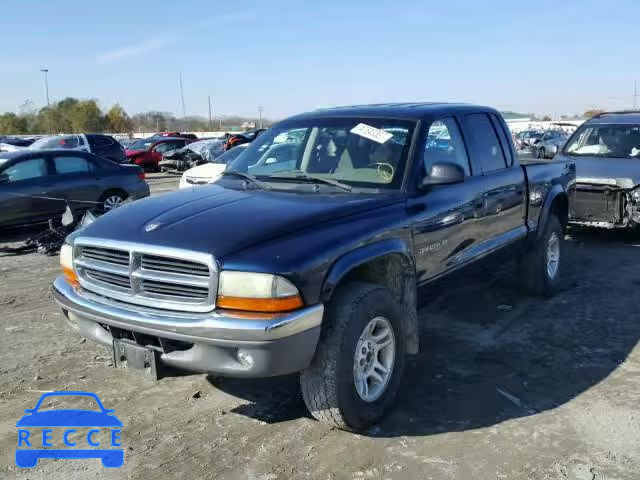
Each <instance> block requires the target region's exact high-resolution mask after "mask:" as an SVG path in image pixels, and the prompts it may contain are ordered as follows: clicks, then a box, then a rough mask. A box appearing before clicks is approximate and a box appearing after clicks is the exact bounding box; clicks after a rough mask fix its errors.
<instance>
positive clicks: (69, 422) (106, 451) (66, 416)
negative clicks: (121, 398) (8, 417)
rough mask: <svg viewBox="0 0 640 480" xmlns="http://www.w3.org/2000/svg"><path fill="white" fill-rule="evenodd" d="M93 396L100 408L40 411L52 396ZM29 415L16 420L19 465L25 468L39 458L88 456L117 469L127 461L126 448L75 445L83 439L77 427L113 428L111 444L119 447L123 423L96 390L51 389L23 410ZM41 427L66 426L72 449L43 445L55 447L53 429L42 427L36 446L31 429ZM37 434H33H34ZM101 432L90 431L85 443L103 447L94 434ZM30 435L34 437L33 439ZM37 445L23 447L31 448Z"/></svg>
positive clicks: (30, 466) (65, 438) (68, 442)
mask: <svg viewBox="0 0 640 480" xmlns="http://www.w3.org/2000/svg"><path fill="white" fill-rule="evenodd" d="M59 396H67V397H90V398H93V399H94V400H95V401H96V403H97V405H98V407H99V408H100V410H99V411H97V410H84V409H59V410H45V411H38V409H39V408H40V406H41V405H42V402H43V401H44V400H45V399H47V398H50V397H59ZM24 413H26V415H25V416H24V417H22V418H21V419H20V420H18V422H17V423H16V427H18V448H16V465H17V466H18V467H22V468H33V467H35V466H36V464H37V463H38V459H40V458H55V459H87V458H99V459H100V460H101V461H102V465H104V466H105V467H111V468H117V467H121V466H122V464H123V463H124V449H122V448H84V449H83V448H73V447H75V446H76V445H77V444H78V443H80V442H81V439H82V438H83V437H82V436H79V435H77V431H76V430H75V428H73V427H76V428H82V427H103V428H105V429H110V430H111V447H120V446H121V445H120V443H118V440H119V439H120V428H122V422H121V421H120V420H119V419H118V417H116V416H115V415H114V410H110V409H107V408H105V407H104V405H103V404H102V402H101V401H100V399H99V398H98V396H97V395H96V394H95V393H91V392H64V391H61V392H48V393H45V394H43V395H42V396H41V397H40V400H38V403H36V406H35V407H34V408H32V409H27V410H25V411H24ZM38 427H54V428H55V427H62V428H64V429H65V430H64V434H63V436H62V438H63V439H64V444H65V445H66V446H68V447H71V448H68V449H67V448H44V447H51V446H53V445H52V443H50V440H51V438H52V436H51V435H52V429H50V428H47V429H43V430H42V447H43V448H37V447H38V445H36V444H37V443H38V437H37V436H36V435H35V432H32V431H31V430H29V429H31V428H38ZM32 433H34V435H33V436H32V435H31V434H32ZM98 433H100V429H99V428H93V429H91V430H89V432H88V433H87V435H86V443H87V445H88V446H89V447H98V446H100V443H99V442H96V441H95V438H94V435H96V434H98ZM72 434H74V435H75V437H74V441H73V442H72V441H71V439H70V435H72ZM30 437H31V438H30ZM31 442H33V443H34V445H33V447H36V448H21V447H32V444H31Z"/></svg>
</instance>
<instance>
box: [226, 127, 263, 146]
mask: <svg viewBox="0 0 640 480" xmlns="http://www.w3.org/2000/svg"><path fill="white" fill-rule="evenodd" d="M265 130H266V129H264V128H255V129H253V130H247V131H246V132H242V133H235V134H233V135H231V136H229V138H228V139H227V144H226V145H225V150H231V149H232V148H233V147H237V146H238V145H242V144H245V143H251V142H253V141H254V140H255V139H256V138H258V136H260V134H261V133H262V132H264V131H265Z"/></svg>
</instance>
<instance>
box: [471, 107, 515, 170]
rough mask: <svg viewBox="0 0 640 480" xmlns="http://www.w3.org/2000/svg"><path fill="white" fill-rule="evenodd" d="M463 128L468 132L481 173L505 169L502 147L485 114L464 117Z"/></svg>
mask: <svg viewBox="0 0 640 480" xmlns="http://www.w3.org/2000/svg"><path fill="white" fill-rule="evenodd" d="M465 126H466V127H467V129H468V130H469V132H470V135H471V138H472V140H473V144H474V145H475V147H476V154H477V155H478V160H479V161H480V165H481V166H482V172H483V173H487V172H493V171H496V170H502V169H503V168H506V167H507V163H506V160H505V158H504V152H503V151H502V146H501V145H500V141H499V140H498V136H497V134H496V131H495V129H494V128H493V125H492V123H491V119H490V118H489V116H488V115H487V114H485V113H473V114H471V115H467V116H465Z"/></svg>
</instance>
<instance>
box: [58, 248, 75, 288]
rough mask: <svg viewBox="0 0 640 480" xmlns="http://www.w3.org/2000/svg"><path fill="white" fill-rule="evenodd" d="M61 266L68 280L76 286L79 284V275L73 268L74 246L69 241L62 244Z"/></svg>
mask: <svg viewBox="0 0 640 480" xmlns="http://www.w3.org/2000/svg"><path fill="white" fill-rule="evenodd" d="M60 266H61V267H62V274H63V275H64V278H65V279H66V280H67V282H69V283H70V284H71V285H74V286H76V285H78V276H77V275H76V272H75V270H74V269H73V247H72V246H71V245H69V244H68V243H65V244H64V245H62V248H61V249H60Z"/></svg>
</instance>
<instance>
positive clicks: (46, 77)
mask: <svg viewBox="0 0 640 480" xmlns="http://www.w3.org/2000/svg"><path fill="white" fill-rule="evenodd" d="M40 71H41V72H42V73H44V88H45V90H46V92H47V113H48V117H49V134H51V133H52V127H51V102H49V77H48V73H49V69H48V68H42V69H40Z"/></svg>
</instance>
